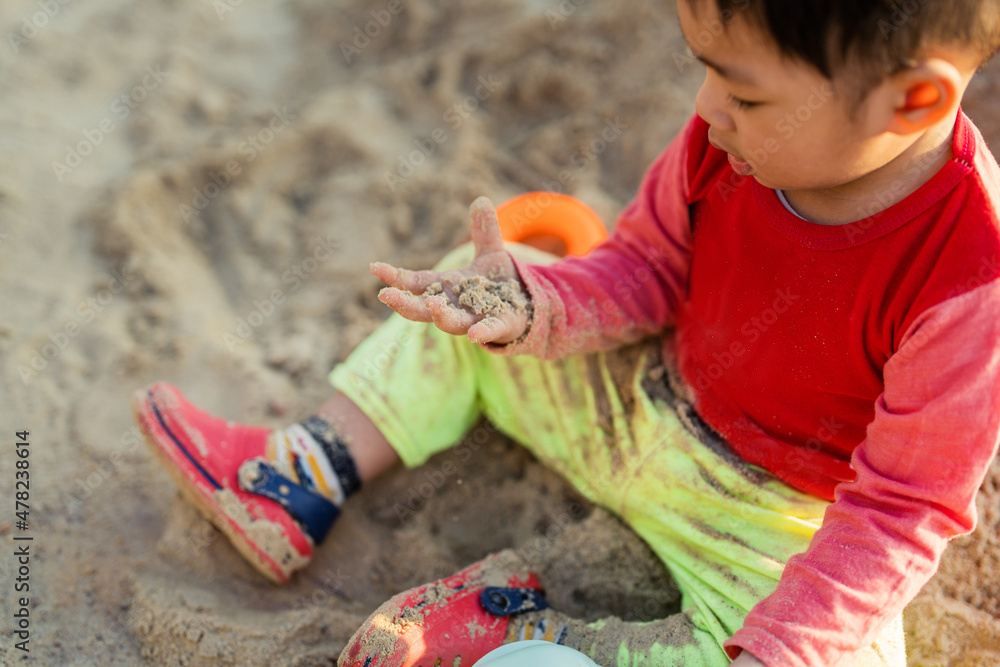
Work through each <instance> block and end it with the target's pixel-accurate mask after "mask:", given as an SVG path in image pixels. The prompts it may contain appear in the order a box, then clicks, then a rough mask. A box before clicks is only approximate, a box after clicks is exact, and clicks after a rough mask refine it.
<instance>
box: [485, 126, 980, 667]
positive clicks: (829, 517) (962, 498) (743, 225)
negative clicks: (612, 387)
mask: <svg viewBox="0 0 1000 667" xmlns="http://www.w3.org/2000/svg"><path fill="white" fill-rule="evenodd" d="M707 130H708V126H707V124H706V123H705V122H704V121H702V120H701V119H699V118H697V117H695V118H694V119H692V120H691V122H690V123H689V124H688V126H687V127H686V128H685V130H684V131H683V132H682V133H681V134H680V135H678V137H677V138H676V139H675V140H674V142H673V143H672V144H671V145H670V146H669V147H668V148H667V150H666V151H665V152H664V153H663V154H662V155H661V156H660V158H659V159H658V160H657V161H656V163H655V164H654V165H653V166H652V168H651V169H650V170H649V172H648V173H647V175H646V178H645V180H644V182H643V184H642V187H641V189H640V191H639V194H638V196H637V197H636V199H635V201H633V203H632V204H631V205H630V206H629V207H628V208H627V209H626V210H625V211H624V212H623V214H622V215H621V217H620V218H619V220H618V223H617V225H616V228H615V233H614V234H613V236H612V237H611V238H610V239H609V240H608V241H607V242H605V243H604V244H602V245H601V246H599V247H598V248H596V249H595V250H594V251H593V252H592V253H591V254H590V255H588V256H587V257H584V258H573V259H568V260H566V261H563V262H559V263H556V264H554V265H551V266H545V267H541V266H529V265H525V264H521V263H518V264H517V267H518V271H519V272H520V275H521V278H522V280H523V281H524V283H525V285H526V286H527V288H528V291H529V292H530V294H531V297H532V300H533V304H534V319H533V322H532V326H531V329H530V331H529V332H528V335H527V336H526V337H525V338H524V339H523V340H522V341H519V342H518V343H517V344H516V345H510V346H507V347H505V348H502V349H500V350H497V351H502V352H503V353H508V354H517V353H520V354H533V355H536V356H539V357H543V358H553V357H559V356H564V355H567V354H571V353H578V352H590V351H596V350H601V349H609V348H613V347H616V346H619V345H622V344H625V343H628V342H632V341H635V340H638V339H640V338H642V337H644V336H646V335H649V334H653V333H656V332H659V331H661V330H663V329H664V328H666V327H669V326H674V327H676V336H675V344H676V348H675V350H673V351H672V352H674V353H675V356H676V359H677V360H678V362H679V365H680V371H681V374H682V376H683V378H684V379H685V381H686V382H687V384H688V385H689V386H690V387H691V389H692V390H693V394H694V397H695V407H696V409H697V410H698V412H699V413H700V414H701V416H702V417H703V418H704V419H705V420H706V421H707V422H708V423H709V424H711V425H712V426H713V428H715V429H716V430H717V431H718V432H719V433H720V434H721V435H723V436H724V437H725V438H726V439H727V441H728V442H729V443H730V444H731V445H732V447H733V448H734V449H735V450H736V451H737V452H738V453H739V454H740V455H741V456H743V457H744V458H745V459H746V460H748V461H750V462H751V463H754V464H757V465H760V466H762V467H764V468H766V469H768V470H770V471H771V472H773V473H774V474H775V475H777V476H778V477H780V478H781V479H783V480H785V481H786V482H787V483H788V484H790V485H792V486H793V487H796V488H798V489H801V490H803V491H805V492H807V493H810V494H813V495H816V496H819V497H821V498H825V499H829V500H834V502H833V504H832V505H831V506H830V507H829V509H828V510H827V512H826V515H825V518H824V523H823V527H822V528H821V529H820V530H819V531H818V532H817V533H816V535H815V537H814V538H813V540H812V542H811V543H810V546H809V548H808V550H807V551H806V552H805V553H804V554H799V555H797V556H794V557H793V558H792V559H790V561H789V563H788V565H787V567H786V569H785V572H784V574H783V576H782V578H781V581H780V582H779V585H778V588H777V590H776V591H775V592H774V593H773V594H772V595H770V596H769V597H767V598H766V599H765V600H763V601H761V602H760V603H759V604H758V605H757V606H756V607H754V609H753V610H751V612H750V613H749V614H748V616H747V617H746V620H745V623H744V626H743V628H742V629H741V630H739V631H738V632H737V633H736V634H735V635H734V636H733V637H732V638H731V639H730V640H729V641H727V642H726V648H727V650H729V651H730V653H731V654H732V655H735V654H736V653H738V651H739V649H741V648H742V649H746V650H748V651H750V652H751V653H752V654H754V655H755V656H757V657H758V658H760V659H761V660H763V661H764V662H765V663H767V664H771V665H792V666H796V667H798V666H803V667H805V666H819V665H823V666H828V665H835V664H836V663H837V662H838V661H839V660H840V659H841V658H842V657H844V656H846V655H848V654H849V653H850V652H853V651H855V650H857V649H858V648H860V647H862V646H865V645H866V644H868V643H870V642H871V641H872V640H873V639H874V637H875V636H876V635H877V633H878V631H879V630H880V629H881V628H882V626H883V625H884V623H885V622H887V621H888V620H890V619H892V618H894V617H895V616H896V615H898V614H899V613H900V611H901V610H902V609H903V607H904V606H905V605H906V604H907V603H908V602H909V601H910V600H911V599H912V598H913V597H914V596H915V595H916V594H917V592H918V591H919V590H920V588H921V586H923V584H924V583H926V581H927V580H928V579H929V578H930V576H931V575H932V574H933V572H934V571H935V569H936V568H937V564H938V561H939V559H940V555H941V552H942V551H943V550H944V548H945V546H946V543H947V541H948V540H949V539H951V538H953V537H955V536H957V535H960V534H963V533H967V532H970V531H971V530H972V529H973V528H974V527H975V522H976V512H975V504H974V503H975V497H976V493H977V490H978V488H979V485H980V484H981V483H982V480H983V478H984V476H985V474H986V470H987V467H988V465H989V463H990V460H991V459H992V457H993V456H994V455H995V453H996V449H997V444H998V437H1000V436H998V434H1000V317H998V316H997V314H998V313H1000V217H998V210H1000V169H998V167H997V164H996V161H995V160H994V159H993V157H992V155H991V154H990V152H989V150H988V148H987V146H986V144H985V142H984V141H983V139H982V137H981V136H980V134H979V132H978V131H977V130H976V128H975V127H974V126H973V125H972V123H971V121H970V120H969V119H968V118H967V117H965V116H964V115H963V114H959V117H958V119H957V121H956V125H955V132H954V138H953V143H952V154H953V157H952V159H951V160H950V161H949V162H948V163H947V164H946V165H945V166H944V167H943V168H941V169H940V171H938V172H937V173H936V174H934V175H933V176H932V177H931V178H930V180H929V181H927V182H926V183H925V184H924V185H923V186H922V187H921V188H920V189H919V190H917V191H916V192H914V193H913V194H911V195H910V196H908V197H907V198H905V199H904V200H903V201H901V202H898V203H896V204H895V205H893V206H891V207H888V208H885V209H884V210H878V209H880V208H883V207H882V206H880V204H879V202H880V201H884V199H880V198H879V197H878V195H877V194H876V195H875V196H874V197H873V202H872V207H871V208H870V209H869V212H872V211H877V212H874V214H873V215H871V216H870V217H867V218H864V219H862V220H859V221H858V222H854V223H851V224H848V225H839V226H825V225H818V224H814V223H810V222H807V221H805V220H802V219H801V218H798V217H797V216H795V215H794V214H793V213H791V212H790V211H789V210H788V209H787V208H786V207H785V206H784V205H783V204H782V203H781V201H780V200H779V198H778V195H777V193H776V192H775V191H773V190H769V189H767V188H765V187H763V186H761V185H760V184H759V183H757V182H756V180H754V179H753V178H746V177H740V176H738V175H737V174H736V173H735V172H734V171H733V170H732V168H731V167H730V166H729V162H728V159H727V157H726V155H725V153H723V152H721V151H719V150H717V149H715V148H713V147H712V146H710V145H709V143H708V138H707ZM913 168H914V169H919V168H921V165H914V166H913Z"/></svg>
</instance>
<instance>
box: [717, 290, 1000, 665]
mask: <svg viewBox="0 0 1000 667" xmlns="http://www.w3.org/2000/svg"><path fill="white" fill-rule="evenodd" d="M998 310H1000V281H993V282H991V283H987V284H985V285H980V286H978V287H976V288H975V289H972V290H970V291H968V292H966V293H964V294H962V295H960V296H956V297H953V298H951V299H948V300H946V301H944V302H942V303H940V304H938V305H936V306H934V307H933V308H930V309H928V310H927V311H925V312H924V313H922V314H921V315H920V316H919V317H918V318H917V319H916V320H915V321H914V323H913V325H912V326H911V327H910V329H909V331H908V332H907V334H906V336H905V337H904V338H903V340H902V342H901V344H900V347H899V349H898V350H897V352H896V353H895V354H894V355H893V356H892V357H891V358H890V359H889V361H888V362H887V363H886V365H885V368H884V381H885V386H884V391H883V393H882V395H881V396H880V397H879V398H878V400H877V401H876V405H875V418H874V420H873V421H872V423H871V424H869V426H868V431H867V437H866V439H865V440H864V441H863V442H862V443H861V444H860V445H859V446H858V447H857V449H856V450H855V451H854V454H853V456H852V460H851V464H852V466H853V467H854V469H855V471H856V472H857V477H856V479H855V480H854V481H853V482H850V483H844V484H841V485H840V486H838V487H837V490H836V493H835V498H836V500H835V502H833V503H832V504H831V505H830V506H829V507H828V508H827V510H826V514H825V516H824V520H823V526H822V528H820V529H819V530H818V531H817V532H816V534H815V536H814V537H813V539H812V541H811V543H810V545H809V548H808V549H807V550H806V552H805V553H803V554H799V555H796V556H794V557H792V558H791V559H789V561H788V565H787V566H786V568H785V571H784V573H783V574H782V576H781V580H780V582H779V583H778V587H777V589H776V590H775V592H774V593H773V594H772V595H770V596H768V597H767V598H765V599H764V600H762V601H761V602H760V603H758V604H757V605H756V606H755V607H754V608H753V609H752V610H751V612H750V614H749V615H748V616H747V617H746V619H745V622H744V625H743V628H742V629H741V630H739V631H738V632H737V633H736V634H735V635H734V636H733V637H731V638H730V639H729V640H728V641H727V642H725V644H724V646H725V647H726V650H727V652H728V653H729V655H730V656H733V657H735V656H736V655H737V654H738V653H739V652H740V649H745V650H747V651H749V652H750V653H751V654H753V655H754V656H756V657H757V658H758V659H760V660H761V661H762V662H764V663H765V664H766V665H769V666H773V665H790V666H792V667H819V666H820V665H822V666H823V667H831V666H833V665H837V664H838V663H839V662H840V661H841V659H843V658H844V657H846V656H848V655H849V654H850V653H853V652H854V651H856V650H858V649H860V648H862V647H864V646H866V645H868V644H870V643H871V642H872V641H874V639H875V638H876V636H877V634H878V633H879V632H880V631H881V629H882V628H883V627H884V625H885V624H886V623H887V622H888V621H890V620H891V619H893V618H895V617H896V616H897V615H898V614H900V613H901V612H902V610H903V607H904V606H906V604H907V603H909V602H910V600H912V599H913V598H914V597H915V596H916V594H917V593H918V592H919V591H920V589H921V587H922V586H923V585H924V584H925V583H926V582H927V581H928V580H929V579H930V578H931V576H932V575H933V574H934V572H935V571H936V569H937V566H938V563H939V561H940V557H941V553H942V552H943V551H944V548H945V546H946V545H947V543H948V541H949V540H950V539H952V538H954V537H956V536H958V535H962V534H965V533H969V532H971V531H972V530H973V529H974V528H975V526H976V518H977V515H976V509H975V500H976V495H977V492H978V489H979V487H980V485H981V484H982V482H983V479H984V478H985V476H986V472H987V470H988V468H989V465H990V463H991V461H992V458H993V457H994V456H995V455H996V451H997V443H998V433H1000V318H998V317H997V315H996V314H997V312H998Z"/></svg>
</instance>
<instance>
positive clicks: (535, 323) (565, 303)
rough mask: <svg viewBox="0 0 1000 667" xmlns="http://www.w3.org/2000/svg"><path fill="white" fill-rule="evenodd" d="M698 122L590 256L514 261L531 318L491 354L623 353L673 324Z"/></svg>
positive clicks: (686, 244)
mask: <svg viewBox="0 0 1000 667" xmlns="http://www.w3.org/2000/svg"><path fill="white" fill-rule="evenodd" d="M698 122H699V120H698V119H697V117H695V118H694V119H692V121H691V122H689V123H688V125H687V126H686V127H685V128H684V130H683V131H681V132H680V133H679V134H678V135H677V136H676V137H675V138H674V140H673V142H671V144H670V146H669V147H668V148H667V149H666V150H665V151H664V152H663V153H662V154H661V155H660V157H659V158H658V159H657V160H656V162H654V163H653V165H652V166H651V167H650V168H649V170H648V171H647V173H646V176H645V178H644V179H643V183H642V185H641V186H640V188H639V192H638V194H637V195H636V198H635V200H633V201H632V203H631V204H630V205H629V206H628V208H626V209H625V210H624V211H623V212H622V214H621V216H620V217H619V218H618V221H617V224H616V225H615V230H614V234H613V235H612V236H611V238H609V239H608V240H607V241H605V242H604V243H602V244H601V245H599V246H598V247H597V248H595V249H594V250H593V251H592V252H591V253H590V254H589V255H587V256H586V257H573V258H568V259H565V260H563V261H560V262H556V263H554V264H549V265H546V266H537V265H526V264H523V263H521V262H519V261H517V260H515V265H516V266H517V270H518V274H519V275H520V277H521V280H522V281H523V282H524V284H525V285H526V287H527V290H528V292H529V293H530V294H531V299H532V305H533V309H534V314H533V319H532V322H531V326H530V330H529V331H528V334H527V336H526V337H525V338H524V339H522V340H520V341H518V342H517V343H516V344H515V345H509V346H506V347H491V349H493V350H494V351H498V352H502V353H506V354H531V355H534V356H537V357H540V358H543V359H552V358H558V357H563V356H567V355H570V354H579V353H586V352H595V351H598V350H605V349H612V348H615V347H619V346H621V345H624V344H627V343H630V342H634V341H636V340H640V339H642V338H644V337H645V336H649V335H651V334H655V333H657V332H659V331H662V330H663V329H664V328H665V327H668V326H670V325H672V324H673V323H674V321H675V317H676V314H677V312H678V310H679V308H680V305H681V303H683V301H684V299H685V290H686V287H687V277H688V266H689V262H690V252H691V245H692V232H691V218H690V212H689V208H688V205H689V202H690V191H691V184H690V180H691V178H690V176H689V173H690V171H691V169H690V167H691V164H695V165H697V164H698V163H699V161H698V156H694V158H692V157H691V152H692V148H691V146H690V144H691V138H692V135H693V134H694V129H695V127H696V125H697V123H698ZM706 147H707V144H706Z"/></svg>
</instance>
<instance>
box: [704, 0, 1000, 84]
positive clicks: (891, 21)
mask: <svg viewBox="0 0 1000 667" xmlns="http://www.w3.org/2000/svg"><path fill="white" fill-rule="evenodd" d="M687 1H688V2H689V4H690V5H691V7H692V9H693V10H694V11H697V9H698V5H699V3H700V0H687ZM714 2H715V3H716V6H717V7H718V9H719V12H720V13H721V14H723V16H730V17H732V18H735V17H738V16H745V17H746V18H747V19H748V20H749V21H750V22H751V24H753V25H754V26H755V27H757V28H761V29H763V30H764V31H765V32H767V33H770V35H771V37H772V38H773V39H774V41H775V43H776V44H777V46H778V48H779V49H780V50H781V52H782V53H783V54H784V55H786V56H791V57H794V58H798V59H801V60H803V61H805V62H806V63H808V64H810V65H812V66H813V67H815V68H816V69H817V70H819V72H820V73H821V74H823V75H824V76H825V77H827V78H828V79H832V78H833V77H834V74H835V73H837V72H838V71H840V70H843V69H847V70H850V71H852V72H856V73H858V74H860V75H861V77H862V87H863V88H864V89H865V91H864V92H867V90H868V89H870V87H872V86H874V85H876V84H877V83H878V82H880V81H881V80H882V79H883V78H884V77H885V76H887V75H889V74H892V73H894V72H897V71H899V70H901V69H903V68H904V67H906V65H907V64H908V63H910V62H912V61H913V59H914V57H915V56H917V55H918V54H919V53H920V51H921V50H922V49H923V48H925V47H927V46H929V45H937V44H940V45H946V44H947V45H952V44H961V45H964V46H967V47H970V48H972V49H974V50H975V51H976V52H978V53H979V54H980V56H981V58H982V60H981V61H980V64H983V63H985V62H986V61H987V60H989V59H990V58H991V57H992V56H993V54H995V53H996V52H997V51H998V50H1000V0H714ZM724 22H726V23H728V21H724Z"/></svg>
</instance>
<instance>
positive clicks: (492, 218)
mask: <svg viewBox="0 0 1000 667" xmlns="http://www.w3.org/2000/svg"><path fill="white" fill-rule="evenodd" d="M469 217H471V218H472V243H473V245H474V246H475V247H476V257H479V256H480V255H486V254H488V253H491V252H502V251H503V236H502V235H501V234H500V221H499V219H498V218H497V209H496V207H495V206H493V202H491V201H490V200H489V199H488V198H487V197H480V198H479V199H477V200H476V201H474V202H472V206H470V207H469Z"/></svg>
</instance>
